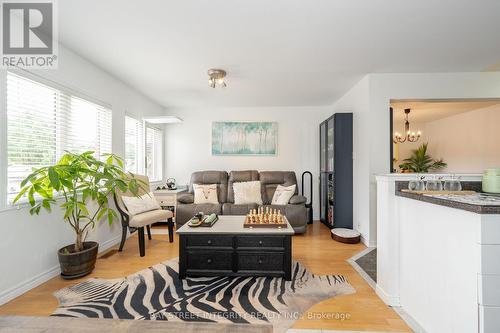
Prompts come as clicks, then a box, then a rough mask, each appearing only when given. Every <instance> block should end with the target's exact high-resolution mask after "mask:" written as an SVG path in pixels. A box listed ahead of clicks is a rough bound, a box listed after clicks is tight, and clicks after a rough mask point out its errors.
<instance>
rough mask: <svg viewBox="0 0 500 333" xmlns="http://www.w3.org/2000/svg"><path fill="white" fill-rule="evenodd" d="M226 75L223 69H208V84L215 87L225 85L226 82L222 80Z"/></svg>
mask: <svg viewBox="0 0 500 333" xmlns="http://www.w3.org/2000/svg"><path fill="white" fill-rule="evenodd" d="M225 77H226V71H225V70H223V69H215V68H211V69H209V70H208V86H209V87H212V88H215V87H222V88H225V87H227V84H226V82H225V80H224V78H225Z"/></svg>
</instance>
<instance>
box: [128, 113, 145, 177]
mask: <svg viewBox="0 0 500 333" xmlns="http://www.w3.org/2000/svg"><path fill="white" fill-rule="evenodd" d="M125 170H127V171H129V172H133V173H136V174H144V130H143V126H142V121H139V120H137V119H134V118H132V117H128V116H125Z"/></svg>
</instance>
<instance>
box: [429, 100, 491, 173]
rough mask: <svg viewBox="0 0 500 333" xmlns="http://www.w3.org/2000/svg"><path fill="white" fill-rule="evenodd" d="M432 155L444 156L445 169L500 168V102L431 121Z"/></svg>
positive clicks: (430, 151) (474, 169) (461, 170)
mask: <svg viewBox="0 0 500 333" xmlns="http://www.w3.org/2000/svg"><path fill="white" fill-rule="evenodd" d="M425 132H426V135H427V137H428V140H429V142H430V143H429V150H428V151H429V155H430V156H432V157H433V158H443V160H444V161H445V162H446V163H448V166H447V168H446V169H444V170H443V171H445V172H454V173H461V172H475V173H482V172H483V171H484V170H485V169H488V168H495V167H496V168H500V106H498V105H494V106H490V107H487V108H482V109H479V110H474V111H470V112H465V113H461V114H458V115H455V116H452V117H447V118H444V119H439V120H436V121H432V122H428V123H427V124H426V126H425Z"/></svg>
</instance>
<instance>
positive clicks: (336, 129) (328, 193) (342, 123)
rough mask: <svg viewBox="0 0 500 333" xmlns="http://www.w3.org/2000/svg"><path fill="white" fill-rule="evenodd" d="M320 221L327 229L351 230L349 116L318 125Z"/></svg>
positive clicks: (350, 143) (350, 122)
mask: <svg viewBox="0 0 500 333" xmlns="http://www.w3.org/2000/svg"><path fill="white" fill-rule="evenodd" d="M319 132H320V138H319V139H320V193H319V194H320V195H319V198H320V219H321V222H323V223H324V224H326V225H327V226H328V227H330V228H333V227H335V228H349V229H352V226H353V222H352V209H353V208H352V207H353V203H352V200H353V198H352V197H353V189H352V179H353V173H352V168H353V142H352V140H353V139H352V133H353V123H352V113H336V114H334V115H333V116H331V117H330V118H328V119H327V120H325V121H324V122H322V123H321V124H320V131H319Z"/></svg>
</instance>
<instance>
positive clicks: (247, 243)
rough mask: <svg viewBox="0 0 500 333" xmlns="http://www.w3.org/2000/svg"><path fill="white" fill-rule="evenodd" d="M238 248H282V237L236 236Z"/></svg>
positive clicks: (283, 239)
mask: <svg viewBox="0 0 500 333" xmlns="http://www.w3.org/2000/svg"><path fill="white" fill-rule="evenodd" d="M236 246H237V247H238V248H242V247H244V248H261V247H267V248H273V247H274V248H280V249H282V248H284V246H285V237H284V236H238V237H237V238H236Z"/></svg>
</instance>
